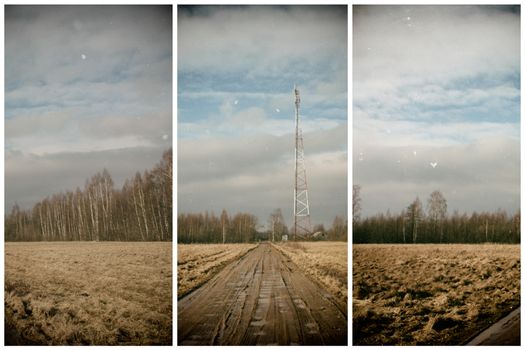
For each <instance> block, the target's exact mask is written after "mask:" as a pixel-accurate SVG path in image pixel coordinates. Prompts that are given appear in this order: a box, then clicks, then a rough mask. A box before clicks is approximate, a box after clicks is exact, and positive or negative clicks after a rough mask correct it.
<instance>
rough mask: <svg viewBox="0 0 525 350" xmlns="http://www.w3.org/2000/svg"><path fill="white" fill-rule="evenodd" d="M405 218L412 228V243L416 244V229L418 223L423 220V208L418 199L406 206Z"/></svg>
mask: <svg viewBox="0 0 525 350" xmlns="http://www.w3.org/2000/svg"><path fill="white" fill-rule="evenodd" d="M407 218H408V221H409V222H410V226H411V228H412V242H413V243H417V229H418V226H419V223H420V221H421V220H422V219H423V206H422V205H421V201H420V200H419V197H416V199H415V200H414V201H413V202H412V203H411V204H410V205H409V206H408V208H407Z"/></svg>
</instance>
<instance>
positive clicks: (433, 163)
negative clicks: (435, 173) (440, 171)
mask: <svg viewBox="0 0 525 350" xmlns="http://www.w3.org/2000/svg"><path fill="white" fill-rule="evenodd" d="M437 165H438V163H437V162H430V166H431V167H432V168H435V167H437Z"/></svg>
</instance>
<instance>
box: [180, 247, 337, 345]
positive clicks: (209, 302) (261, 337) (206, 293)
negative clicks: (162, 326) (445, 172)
mask: <svg viewBox="0 0 525 350" xmlns="http://www.w3.org/2000/svg"><path fill="white" fill-rule="evenodd" d="M177 328H178V344H179V345H269V344H279V345H292V344H297V345H323V344H325V345H346V344H347V314H346V310H342V309H341V308H339V307H338V305H336V303H335V301H334V299H333V297H332V296H331V295H330V294H328V292H326V291H325V290H323V289H321V288H320V287H319V286H318V285H316V284H315V283H313V282H312V281H311V280H309V279H308V278H307V277H306V276H305V275H304V274H302V273H301V271H300V270H299V269H298V268H297V266H295V265H294V264H293V263H292V262H291V261H290V260H289V259H287V258H285V257H284V256H283V255H282V254H281V253H280V252H279V251H277V250H276V249H275V248H274V247H272V245H271V244H268V243H262V244H260V245H259V246H258V247H257V248H255V249H253V250H252V251H250V252H249V253H248V254H246V255H244V256H243V257H242V258H241V259H239V260H236V261H234V262H232V263H231V264H230V265H228V266H227V267H225V268H224V269H223V270H222V271H221V272H220V273H219V274H217V275H216V276H215V277H214V278H212V279H211V280H210V281H209V282H208V283H206V284H205V285H203V286H202V287H201V288H199V289H197V290H196V291H194V292H193V293H191V294H189V295H187V296H186V297H184V298H182V299H181V300H179V302H178V326H177Z"/></svg>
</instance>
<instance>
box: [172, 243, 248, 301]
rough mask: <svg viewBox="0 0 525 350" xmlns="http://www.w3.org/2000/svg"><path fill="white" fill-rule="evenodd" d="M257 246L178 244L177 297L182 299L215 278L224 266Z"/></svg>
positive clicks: (240, 244)
mask: <svg viewBox="0 0 525 350" xmlns="http://www.w3.org/2000/svg"><path fill="white" fill-rule="evenodd" d="M255 247H257V245H256V244H242V243H239V244H178V245H177V282H178V283H177V297H178V298H181V297H183V296H185V295H186V294H188V293H190V292H191V291H192V290H195V289H196V288H198V287H200V286H201V285H202V284H204V283H205V282H207V281H208V280H209V279H210V278H212V277H213V276H215V274H216V273H217V272H219V271H220V270H221V269H222V268H223V267H224V266H226V265H227V264H229V263H230V262H232V261H233V260H235V259H237V258H238V257H240V256H242V255H244V254H246V253H247V252H248V251H250V250H252V249H253V248H255Z"/></svg>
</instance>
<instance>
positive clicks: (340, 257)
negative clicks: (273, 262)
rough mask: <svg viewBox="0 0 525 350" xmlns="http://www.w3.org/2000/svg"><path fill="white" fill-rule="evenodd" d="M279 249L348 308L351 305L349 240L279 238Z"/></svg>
mask: <svg viewBox="0 0 525 350" xmlns="http://www.w3.org/2000/svg"><path fill="white" fill-rule="evenodd" d="M273 245H274V247H276V248H277V249H278V250H279V251H280V252H282V253H283V254H284V255H285V256H286V257H288V258H289V259H290V260H291V261H292V262H293V263H294V264H296V265H297V266H298V267H299V268H300V269H301V272H303V273H304V274H306V275H307V276H309V277H310V278H311V279H313V280H314V281H316V282H317V283H318V284H319V285H321V286H322V287H323V288H324V289H326V290H327V291H328V292H329V293H330V294H332V296H334V298H335V299H336V300H337V301H338V302H339V303H340V304H341V308H343V309H344V310H345V313H346V309H347V305H348V244H347V242H300V243H299V242H291V241H290V242H279V243H274V244H273Z"/></svg>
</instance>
